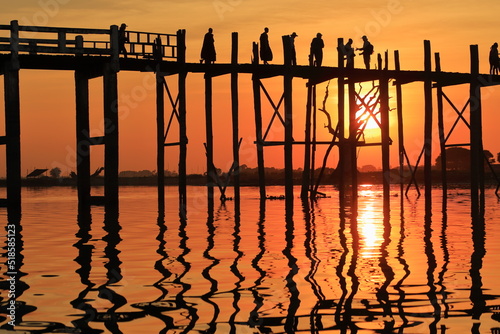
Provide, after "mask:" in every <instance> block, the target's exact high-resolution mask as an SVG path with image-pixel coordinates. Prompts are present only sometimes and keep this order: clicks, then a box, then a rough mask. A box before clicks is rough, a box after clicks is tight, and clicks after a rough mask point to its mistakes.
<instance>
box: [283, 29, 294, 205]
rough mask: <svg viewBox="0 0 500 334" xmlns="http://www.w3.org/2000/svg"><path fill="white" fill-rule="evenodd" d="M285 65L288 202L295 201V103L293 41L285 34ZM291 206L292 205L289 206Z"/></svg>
mask: <svg viewBox="0 0 500 334" xmlns="http://www.w3.org/2000/svg"><path fill="white" fill-rule="evenodd" d="M282 39H283V47H284V50H285V52H284V55H285V66H288V67H289V69H288V70H287V71H285V74H284V76H283V91H284V105H285V108H284V109H285V149H284V151H285V152H284V153H285V198H286V201H287V204H292V203H293V122H292V121H293V112H292V110H293V105H292V80H293V75H292V73H291V70H292V58H291V54H290V52H287V51H286V50H291V47H292V46H291V41H290V38H289V37H288V36H283V37H282ZM289 207H290V206H289Z"/></svg>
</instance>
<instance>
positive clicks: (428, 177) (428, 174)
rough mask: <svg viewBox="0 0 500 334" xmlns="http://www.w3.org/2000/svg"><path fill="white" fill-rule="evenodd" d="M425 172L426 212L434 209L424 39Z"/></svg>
mask: <svg viewBox="0 0 500 334" xmlns="http://www.w3.org/2000/svg"><path fill="white" fill-rule="evenodd" d="M424 71H425V75H426V77H425V80H424V98H425V107H424V108H425V111H424V112H425V115H424V174H425V176H424V177H425V209H426V214H431V210H432V79H431V77H430V75H431V71H432V68H431V43H430V41H428V40H426V41H424Z"/></svg>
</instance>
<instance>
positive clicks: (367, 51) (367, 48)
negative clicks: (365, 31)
mask: <svg viewBox="0 0 500 334" xmlns="http://www.w3.org/2000/svg"><path fill="white" fill-rule="evenodd" d="M361 39H362V40H363V47H362V48H358V49H356V50H362V51H363V52H361V53H360V55H362V56H363V61H364V62H365V67H366V69H367V70H369V69H370V57H371V56H372V53H373V45H372V44H371V43H370V42H369V41H368V38H367V37H366V36H363V37H361Z"/></svg>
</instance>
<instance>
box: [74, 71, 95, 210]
mask: <svg viewBox="0 0 500 334" xmlns="http://www.w3.org/2000/svg"><path fill="white" fill-rule="evenodd" d="M75 97H76V175H77V187H78V204H79V205H80V206H81V207H86V206H90V205H91V197H90V196H91V194H90V121H89V77H88V74H87V72H86V71H85V70H77V71H75Z"/></svg>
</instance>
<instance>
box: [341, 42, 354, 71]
mask: <svg viewBox="0 0 500 334" xmlns="http://www.w3.org/2000/svg"><path fill="white" fill-rule="evenodd" d="M342 53H343V54H344V57H345V59H346V67H347V68H354V57H355V56H356V54H355V53H354V48H353V47H352V38H349V40H348V41H347V43H346V44H345V45H344V50H342Z"/></svg>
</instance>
